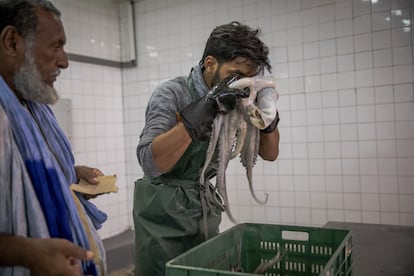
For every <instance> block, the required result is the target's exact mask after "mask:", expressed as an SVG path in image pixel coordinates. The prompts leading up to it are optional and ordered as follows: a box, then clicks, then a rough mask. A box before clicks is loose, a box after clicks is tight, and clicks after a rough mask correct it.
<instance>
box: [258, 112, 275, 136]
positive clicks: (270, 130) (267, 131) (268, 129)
mask: <svg viewBox="0 0 414 276" xmlns="http://www.w3.org/2000/svg"><path fill="white" fill-rule="evenodd" d="M279 121H280V118H279V112H278V111H276V117H275V119H274V120H273V121H272V123H271V124H270V125H268V126H267V128H265V129H261V130H260V131H261V132H263V133H272V132H273V131H274V130H275V129H276V128H277V124H278V123H279Z"/></svg>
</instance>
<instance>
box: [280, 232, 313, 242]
mask: <svg viewBox="0 0 414 276" xmlns="http://www.w3.org/2000/svg"><path fill="white" fill-rule="evenodd" d="M282 239H284V240H297V241H309V233H308V232H302V231H288V230H282Z"/></svg>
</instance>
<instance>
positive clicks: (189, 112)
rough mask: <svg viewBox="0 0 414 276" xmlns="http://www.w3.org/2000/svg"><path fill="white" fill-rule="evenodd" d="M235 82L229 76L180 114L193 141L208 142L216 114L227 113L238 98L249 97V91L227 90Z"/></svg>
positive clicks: (233, 78)
mask: <svg viewBox="0 0 414 276" xmlns="http://www.w3.org/2000/svg"><path fill="white" fill-rule="evenodd" d="M235 80H237V77H234V76H230V77H228V78H225V79H223V80H222V81H220V82H219V83H218V84H217V85H215V86H214V87H213V89H211V90H210V91H209V92H208V93H207V94H206V95H205V96H204V97H201V98H200V99H198V100H196V101H194V102H192V103H190V104H189V105H187V106H186V107H184V108H183V109H182V110H181V112H180V115H181V119H182V122H183V124H184V126H185V127H186V129H187V131H188V133H189V134H190V136H191V138H192V139H193V140H208V139H209V138H210V133H211V127H212V123H213V120H214V118H215V117H216V115H217V113H218V112H220V113H228V112H230V111H232V110H233V109H234V108H235V107H236V103H237V101H238V100H239V99H240V98H246V97H248V96H249V93H250V91H249V89H248V88H246V89H243V90H241V89H236V88H229V84H230V83H232V82H233V81H235Z"/></svg>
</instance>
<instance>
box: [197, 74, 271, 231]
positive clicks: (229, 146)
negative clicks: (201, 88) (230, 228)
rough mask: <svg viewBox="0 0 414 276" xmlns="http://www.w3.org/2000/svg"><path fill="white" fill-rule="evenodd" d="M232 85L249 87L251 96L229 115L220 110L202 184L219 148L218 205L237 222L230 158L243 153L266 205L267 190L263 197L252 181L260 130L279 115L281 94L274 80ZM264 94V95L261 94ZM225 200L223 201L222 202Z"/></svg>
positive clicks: (249, 177) (247, 172)
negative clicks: (229, 180) (229, 181)
mask: <svg viewBox="0 0 414 276" xmlns="http://www.w3.org/2000/svg"><path fill="white" fill-rule="evenodd" d="M229 86H230V87H232V88H238V89H244V88H246V87H248V88H249V90H250V94H249V97H248V98H243V99H241V100H240V101H238V102H237V104H236V108H235V109H234V110H233V111H231V112H229V113H226V114H222V113H219V114H218V115H217V116H216V118H215V119H214V121H213V127H212V134H211V137H210V141H209V146H208V149H207V154H206V160H205V163H204V166H203V168H202V172H201V175H200V183H204V181H205V172H206V170H207V168H208V167H209V165H210V164H211V161H212V159H213V156H214V155H215V152H216V150H217V158H218V165H217V173H216V186H215V190H216V192H217V193H218V195H219V197H221V199H220V198H216V201H217V204H219V205H220V206H222V207H223V210H224V211H225V212H226V214H227V216H228V217H229V219H230V220H231V221H232V222H233V223H235V224H236V223H237V220H236V219H235V218H234V216H233V215H232V213H231V211H230V207H229V202H228V196H227V189H226V169H227V166H228V164H229V161H230V160H232V159H234V158H235V157H237V156H239V155H240V160H241V163H242V165H243V167H244V168H245V169H246V176H247V179H248V183H249V189H250V193H251V194H252V197H253V198H254V200H255V201H256V202H257V203H259V204H261V205H263V204H265V203H266V202H267V200H268V195H267V193H265V195H264V198H263V199H260V198H259V197H258V196H257V195H256V194H255V192H254V189H253V183H252V174H253V167H254V165H255V164H256V161H257V156H258V153H259V143H260V129H264V128H266V127H267V126H269V125H270V124H271V123H272V121H273V120H274V119H275V117H276V112H277V107H276V102H277V99H278V93H277V91H276V90H275V86H276V84H275V83H274V81H272V80H270V79H259V78H243V79H239V80H237V81H235V82H233V83H231V84H230V85H229ZM258 93H260V97H257V95H258ZM219 201H222V202H219Z"/></svg>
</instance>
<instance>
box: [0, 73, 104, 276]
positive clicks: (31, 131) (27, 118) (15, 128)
mask: <svg viewBox="0 0 414 276" xmlns="http://www.w3.org/2000/svg"><path fill="white" fill-rule="evenodd" d="M0 104H1V107H2V108H3V109H4V111H5V114H6V116H7V118H8V120H9V121H10V127H11V132H12V136H13V140H14V142H13V143H15V144H16V146H17V150H18V151H19V153H20V156H21V159H22V160H23V162H24V167H25V169H26V171H27V174H28V176H29V178H30V182H31V184H32V186H33V190H34V191H35V194H36V197H37V200H38V202H39V203H40V204H39V205H40V207H41V210H42V211H43V215H44V219H45V222H46V224H47V229H48V232H49V233H48V234H49V236H50V237H53V238H64V239H67V240H69V241H72V242H74V243H75V244H78V245H79V246H81V247H84V248H87V249H90V244H89V241H88V234H87V233H86V231H88V230H87V229H85V228H84V226H83V225H82V222H81V219H80V216H79V213H78V210H77V208H76V204H75V202H74V198H73V197H72V194H71V191H70V189H69V186H70V184H71V183H76V182H77V177H76V173H75V169H74V157H73V154H72V150H71V147H70V144H69V141H68V139H67V137H66V136H65V134H64V133H63V131H62V129H61V128H60V127H59V125H58V123H57V120H56V118H55V116H54V114H53V112H52V111H51V109H50V108H49V107H48V106H47V105H44V104H39V103H35V102H27V108H28V109H26V108H25V107H24V106H23V105H22V104H21V103H20V102H19V100H18V99H17V98H16V96H15V95H14V93H13V92H12V91H11V89H10V88H9V87H8V86H7V84H6V83H5V82H4V80H3V79H2V78H1V77H0ZM2 143H3V141H2ZM7 161H8V160H6V162H7ZM2 162H4V160H2ZM10 162H11V161H10ZM13 196H14V195H13ZM78 198H79V200H80V202H81V203H82V205H83V208H84V210H85V211H86V213H87V214H88V216H89V218H90V221H89V223H90V222H93V225H94V226H95V228H96V229H99V228H100V227H101V224H102V223H103V222H104V221H105V220H106V218H107V217H106V214H104V213H102V212H101V211H99V210H98V209H97V208H96V206H95V205H93V204H92V203H91V202H89V201H87V200H85V199H84V198H83V197H82V196H78ZM2 219H3V220H4V218H2ZM9 220H10V221H12V220H19V219H18V218H9ZM28 227H30V225H28ZM90 228H93V227H90ZM90 230H91V231H92V232H94V233H92V236H94V237H97V236H98V235H97V233H96V230H95V229H90ZM28 232H30V231H28ZM43 236H44V235H43ZM46 236H47V235H46ZM99 245H100V249H102V248H103V247H102V246H101V244H99ZM101 251H102V250H101ZM103 254H104V253H103ZM82 265H83V270H84V273H85V274H88V275H97V269H96V266H95V264H94V263H93V262H91V261H89V262H83V263H82Z"/></svg>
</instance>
